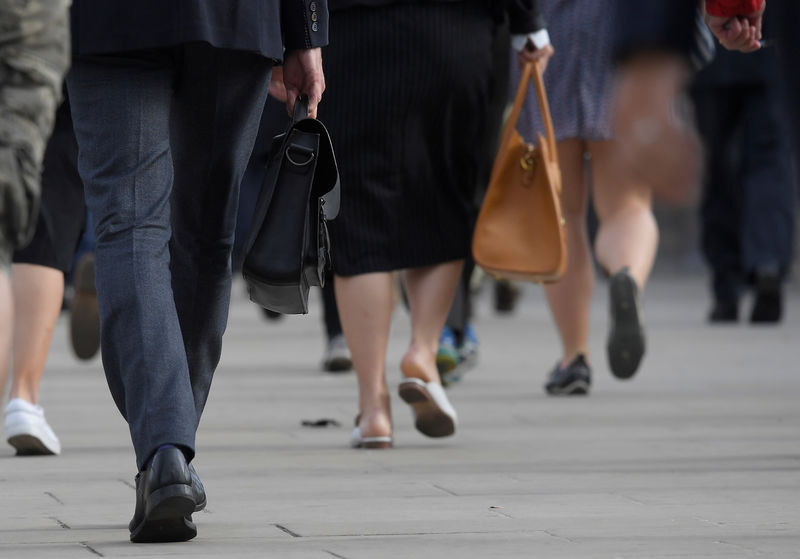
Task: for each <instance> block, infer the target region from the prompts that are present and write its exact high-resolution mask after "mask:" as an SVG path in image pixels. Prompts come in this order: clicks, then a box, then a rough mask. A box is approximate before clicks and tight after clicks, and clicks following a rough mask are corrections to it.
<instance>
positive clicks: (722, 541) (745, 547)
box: [714, 540, 764, 555]
mask: <svg viewBox="0 0 800 559" xmlns="http://www.w3.org/2000/svg"><path fill="white" fill-rule="evenodd" d="M714 543H716V544H720V545H729V546H731V547H735V548H737V549H744V550H745V551H749V552H750V553H757V554H758V555H764V553H763V552H762V551H761V550H759V549H755V548H753V547H747V546H746V545H742V544H738V543H733V542H726V541H725V540H716V541H715V542H714Z"/></svg>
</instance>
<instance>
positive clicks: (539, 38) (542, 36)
mask: <svg viewBox="0 0 800 559" xmlns="http://www.w3.org/2000/svg"><path fill="white" fill-rule="evenodd" d="M529 41H530V43H531V44H532V45H533V46H535V47H536V49H537V50H538V49H543V48H544V47H546V46H547V45H549V44H550V34H549V33H548V32H547V29H539V31H536V32H535V33H528V34H527V35H512V36H511V46H513V47H514V50H516V51H517V52H522V51H523V49H525V45H527V44H528V42H529Z"/></svg>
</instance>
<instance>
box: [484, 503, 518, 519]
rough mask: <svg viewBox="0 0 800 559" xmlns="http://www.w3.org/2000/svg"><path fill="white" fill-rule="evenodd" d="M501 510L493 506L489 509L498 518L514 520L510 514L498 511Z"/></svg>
mask: <svg viewBox="0 0 800 559" xmlns="http://www.w3.org/2000/svg"><path fill="white" fill-rule="evenodd" d="M501 508H503V507H498V506H494V505H493V506H491V507H489V510H490V511H492V512H493V513H495V514H499V515H500V516H504V517H505V518H511V519H513V518H514V517H513V516H511V515H510V514H506V513H504V512H503V511H502V510H500V509H501Z"/></svg>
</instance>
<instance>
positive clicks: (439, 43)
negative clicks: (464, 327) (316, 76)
mask: <svg viewBox="0 0 800 559" xmlns="http://www.w3.org/2000/svg"><path fill="white" fill-rule="evenodd" d="M481 4H486V3H485V2H484V3H481V2H471V1H465V2H458V3H429V4H396V5H391V6H386V7H380V8H354V9H348V10H344V11H340V12H333V13H332V14H331V21H330V33H331V44H330V46H328V47H326V48H325V50H324V52H323V63H324V66H325V76H326V81H327V89H326V92H325V95H324V98H323V103H322V105H320V119H321V120H322V121H323V122H324V123H325V124H326V125H327V126H328V128H329V130H330V133H331V137H332V139H333V142H334V149H335V150H336V156H337V159H338V162H339V171H340V173H341V180H342V207H341V212H340V214H339V217H338V219H336V220H335V221H334V222H332V224H331V242H332V245H333V264H334V268H335V270H336V273H337V274H340V275H344V276H349V275H355V274H363V273H369V272H382V271H389V270H398V269H404V268H413V267H419V266H429V265H433V264H438V263H442V262H448V261H451V260H457V259H461V258H464V257H466V256H467V255H468V254H469V251H470V241H471V233H472V216H473V213H474V209H473V202H472V200H473V198H474V192H475V188H476V185H477V181H478V175H479V171H480V170H481V169H482V166H483V165H485V161H484V160H485V157H486V155H485V147H484V142H485V136H486V134H487V130H488V124H489V123H488V122H487V119H488V116H487V112H488V103H489V99H490V94H491V88H492V79H491V70H492V52H491V49H492V38H493V31H494V23H493V20H492V17H491V14H490V12H489V9H488V8H487V7H485V6H481Z"/></svg>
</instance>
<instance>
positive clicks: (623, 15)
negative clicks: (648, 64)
mask: <svg viewBox="0 0 800 559" xmlns="http://www.w3.org/2000/svg"><path fill="white" fill-rule="evenodd" d="M615 17H616V22H617V24H616V36H615V41H614V54H615V56H616V58H617V59H624V58H626V57H628V56H630V55H633V54H636V53H637V52H642V51H666V52H672V53H675V54H679V55H682V56H685V57H686V58H687V59H688V58H689V57H690V56H691V53H692V49H693V48H694V46H695V41H696V38H695V18H696V17H697V3H695V2H690V1H687V0H681V1H676V0H642V1H638V2H618V3H617V13H616V14H615Z"/></svg>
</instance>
